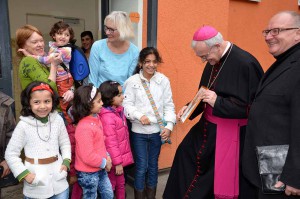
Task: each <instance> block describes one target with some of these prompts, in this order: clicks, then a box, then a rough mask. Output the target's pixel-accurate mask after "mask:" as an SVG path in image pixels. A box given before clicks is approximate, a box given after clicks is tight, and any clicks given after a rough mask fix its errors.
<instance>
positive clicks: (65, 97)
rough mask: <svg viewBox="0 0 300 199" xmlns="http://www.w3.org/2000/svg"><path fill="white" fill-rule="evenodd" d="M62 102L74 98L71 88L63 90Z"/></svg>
mask: <svg viewBox="0 0 300 199" xmlns="http://www.w3.org/2000/svg"><path fill="white" fill-rule="evenodd" d="M62 97H63V103H67V102H69V101H71V100H72V99H73V98H74V93H73V91H71V90H68V91H67V92H65V93H64V94H63V95H62Z"/></svg>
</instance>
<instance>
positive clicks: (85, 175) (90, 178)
mask: <svg viewBox="0 0 300 199" xmlns="http://www.w3.org/2000/svg"><path fill="white" fill-rule="evenodd" d="M77 177H78V183H79V185H80V186H81V188H82V191H83V198H84V199H96V198H97V191H99V192H100V195H101V199H113V198H114V193H113V190H112V186H111V183H110V181H109V178H108V175H107V172H106V171H105V170H104V169H102V170H100V171H97V172H91V173H89V172H81V171H77Z"/></svg>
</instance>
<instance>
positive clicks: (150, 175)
mask: <svg viewBox="0 0 300 199" xmlns="http://www.w3.org/2000/svg"><path fill="white" fill-rule="evenodd" d="M132 144H133V150H134V156H135V158H134V159H135V175H134V188H135V189H137V190H138V191H142V190H144V184H145V179H146V176H147V179H146V185H147V187H150V188H154V187H156V185H157V178H158V156H159V153H160V148H161V137H160V133H153V134H141V133H133V135H132Z"/></svg>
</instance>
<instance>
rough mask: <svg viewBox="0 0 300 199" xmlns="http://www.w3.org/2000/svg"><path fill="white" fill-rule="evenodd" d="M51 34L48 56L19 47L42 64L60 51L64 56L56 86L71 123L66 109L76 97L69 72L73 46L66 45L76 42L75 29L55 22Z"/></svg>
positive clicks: (47, 62) (68, 118)
mask: <svg viewBox="0 0 300 199" xmlns="http://www.w3.org/2000/svg"><path fill="white" fill-rule="evenodd" d="M49 34H50V36H51V37H52V39H53V41H50V42H49V47H50V49H49V53H48V55H46V56H36V55H31V54H29V53H28V52H27V51H26V49H19V50H18V51H21V52H22V53H23V54H24V55H26V56H31V57H34V58H36V59H38V60H39V62H40V63H42V64H46V65H48V64H50V63H51V61H52V59H53V56H54V54H55V53H60V54H61V57H62V61H63V64H61V65H59V66H58V67H57V72H56V86H57V91H58V94H59V96H60V98H59V104H60V107H61V109H62V111H63V114H64V118H65V119H66V120H67V123H68V124H69V123H71V122H72V120H71V118H70V117H69V116H68V114H67V112H66V109H67V106H68V104H69V102H70V101H71V100H72V99H73V97H74V85H73V84H74V80H73V77H72V75H71V73H70V72H69V63H70V61H71V52H72V48H71V47H68V46H66V45H67V44H69V43H74V35H75V34H74V31H73V29H72V27H71V26H69V24H66V23H64V22H63V21H59V22H57V23H55V24H54V25H53V26H52V28H51V31H50V33H49Z"/></svg>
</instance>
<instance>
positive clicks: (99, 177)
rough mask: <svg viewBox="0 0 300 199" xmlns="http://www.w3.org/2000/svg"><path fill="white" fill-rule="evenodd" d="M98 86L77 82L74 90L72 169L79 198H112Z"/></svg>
mask: <svg viewBox="0 0 300 199" xmlns="http://www.w3.org/2000/svg"><path fill="white" fill-rule="evenodd" d="M102 104H103V102H102V100H101V94H100V91H99V89H97V88H96V87H94V86H93V85H92V84H89V85H83V86H80V87H79V88H78V89H76V91H75V94H74V100H73V106H72V115H73V117H74V124H76V125H77V126H76V130H75V140H76V146H75V156H76V157H75V169H76V170H77V178H78V183H79V185H80V186H81V188H82V190H83V198H97V190H98V191H99V192H100V195H101V199H112V198H113V197H114V196H113V191H112V186H111V183H110V181H109V178H108V176H107V171H110V169H111V166H112V165H111V159H110V157H109V155H108V153H107V151H106V147H105V144H104V135H103V127H102V123H101V121H100V119H99V116H98V113H99V112H100V109H101V107H102Z"/></svg>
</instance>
